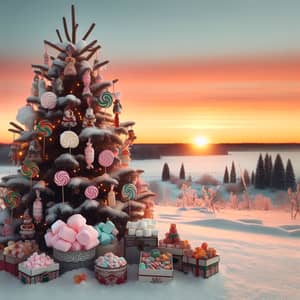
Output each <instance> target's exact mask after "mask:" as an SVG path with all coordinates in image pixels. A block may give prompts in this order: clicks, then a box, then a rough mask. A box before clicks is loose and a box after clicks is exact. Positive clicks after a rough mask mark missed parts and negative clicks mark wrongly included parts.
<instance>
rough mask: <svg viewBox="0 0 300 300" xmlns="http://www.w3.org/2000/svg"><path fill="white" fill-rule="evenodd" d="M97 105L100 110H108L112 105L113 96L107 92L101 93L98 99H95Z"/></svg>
mask: <svg viewBox="0 0 300 300" xmlns="http://www.w3.org/2000/svg"><path fill="white" fill-rule="evenodd" d="M97 103H98V105H99V106H100V107H102V108H109V107H111V106H112V103H113V95H112V94H111V93H110V92H108V91H106V92H103V93H102V94H101V96H100V98H98V99H97Z"/></svg>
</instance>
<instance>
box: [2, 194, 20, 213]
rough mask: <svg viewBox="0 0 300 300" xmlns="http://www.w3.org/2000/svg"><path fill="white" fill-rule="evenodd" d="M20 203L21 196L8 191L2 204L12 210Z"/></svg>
mask: <svg viewBox="0 0 300 300" xmlns="http://www.w3.org/2000/svg"><path fill="white" fill-rule="evenodd" d="M20 201H21V195H20V194H19V193H17V192H14V191H8V192H7V194H6V195H5V197H4V203H5V205H6V206H7V207H8V208H10V209H14V208H15V207H17V206H18V205H19V203H20Z"/></svg>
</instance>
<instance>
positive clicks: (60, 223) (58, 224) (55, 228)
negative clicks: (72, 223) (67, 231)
mask: <svg viewBox="0 0 300 300" xmlns="http://www.w3.org/2000/svg"><path fill="white" fill-rule="evenodd" d="M65 225H66V224H65V222H63V221H62V220H57V221H56V222H54V223H53V224H52V226H51V230H52V233H53V234H57V233H58V232H59V230H60V227H61V226H65Z"/></svg>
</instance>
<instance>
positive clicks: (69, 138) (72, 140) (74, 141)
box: [59, 130, 79, 153]
mask: <svg viewBox="0 0 300 300" xmlns="http://www.w3.org/2000/svg"><path fill="white" fill-rule="evenodd" d="M59 142H60V145H61V146H62V147H63V148H69V150H70V153H71V149H72V148H76V147H78V145H79V137H78V135H77V134H76V133H75V132H73V131H72V130H66V131H64V132H63V133H62V134H61V135H60V137H59Z"/></svg>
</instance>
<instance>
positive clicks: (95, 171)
mask: <svg viewBox="0 0 300 300" xmlns="http://www.w3.org/2000/svg"><path fill="white" fill-rule="evenodd" d="M63 27H64V33H65V38H63V37H62V35H61V33H60V31H59V30H58V29H56V33H57V37H58V42H50V41H47V40H45V41H44V45H45V51H44V55H43V63H42V64H33V65H32V68H33V72H34V77H33V82H32V88H31V95H30V96H29V97H28V98H27V100H26V103H25V105H24V106H23V107H21V108H20V109H19V111H18V113H17V117H16V119H17V122H11V123H10V125H11V126H12V127H11V128H10V129H9V131H11V132H13V133H14V135H15V136H16V138H15V140H14V141H13V143H12V145H11V151H10V158H11V160H12V162H13V163H14V164H16V165H19V166H20V170H19V172H18V174H16V175H10V176H6V177H4V178H3V181H2V183H1V187H2V188H4V189H5V195H4V201H5V203H6V206H7V209H9V210H10V211H11V212H12V214H13V216H14V219H15V220H21V219H23V218H24V219H25V217H24V216H25V215H26V219H27V222H28V219H29V220H31V219H33V223H35V233H36V238H37V239H39V238H40V240H41V241H42V240H43V239H42V236H43V234H44V232H45V231H46V230H47V228H48V227H49V226H50V225H51V224H52V223H53V222H54V221H56V220H57V219H62V220H66V219H67V218H68V217H69V216H70V215H73V214H75V213H80V214H82V215H83V216H84V217H86V219H87V222H88V224H90V225H94V224H96V223H98V222H101V221H106V219H107V218H109V219H110V220H112V221H113V222H114V223H115V224H116V226H117V228H118V229H119V232H120V235H122V234H123V233H124V230H125V225H126V222H127V220H128V219H137V218H143V217H151V216H152V201H151V197H153V196H154V194H153V193H152V192H151V191H149V190H148V188H147V185H146V184H145V183H144V182H143V181H142V179H141V178H140V175H141V173H142V172H143V171H142V170H134V169H132V168H130V167H129V162H130V146H131V145H132V144H133V142H134V141H135V139H136V136H135V133H134V130H133V126H134V125H135V123H134V122H132V121H127V122H126V121H125V122H122V120H121V119H122V117H123V116H124V115H125V113H124V111H123V103H122V104H121V98H120V94H119V93H118V92H115V90H116V83H117V82H118V79H114V80H112V81H106V80H104V79H103V77H102V74H101V68H102V67H103V66H105V65H107V64H108V63H109V62H108V61H100V60H99V49H100V45H98V42H97V40H92V41H88V38H89V36H90V35H91V33H92V31H93V28H94V27H95V24H94V23H93V24H92V25H91V26H90V27H89V29H88V30H87V32H86V33H85V34H83V35H82V36H81V37H79V34H78V31H79V26H78V24H77V22H76V19H75V10H74V6H72V22H71V30H69V28H68V25H67V22H66V18H65V17H63ZM121 113H122V114H121ZM19 223H21V221H20V222H19ZM17 230H18V228H17V229H16V231H17Z"/></svg>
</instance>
